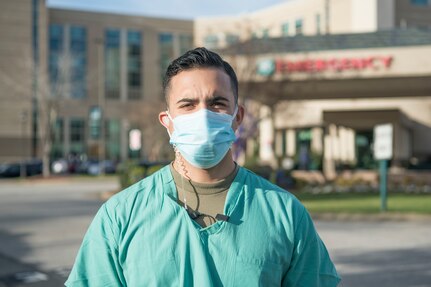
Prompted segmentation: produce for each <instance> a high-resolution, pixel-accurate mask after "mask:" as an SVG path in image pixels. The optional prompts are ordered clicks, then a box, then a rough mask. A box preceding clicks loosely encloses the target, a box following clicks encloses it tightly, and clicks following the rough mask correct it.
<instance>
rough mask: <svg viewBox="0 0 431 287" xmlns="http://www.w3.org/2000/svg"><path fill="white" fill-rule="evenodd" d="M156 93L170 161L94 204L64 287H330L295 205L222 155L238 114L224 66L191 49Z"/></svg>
mask: <svg viewBox="0 0 431 287" xmlns="http://www.w3.org/2000/svg"><path fill="white" fill-rule="evenodd" d="M163 87H164V92H165V96H166V101H167V105H168V110H167V111H164V112H161V113H160V114H159V120H160V123H161V124H162V125H163V126H164V127H165V128H166V129H167V132H168V133H169V135H170V143H171V144H172V145H173V147H174V150H175V155H176V156H175V160H174V162H173V163H172V164H171V165H169V166H166V167H164V168H163V169H161V170H160V171H158V172H156V173H155V174H153V175H151V176H149V177H147V178H145V179H143V180H141V181H140V182H138V183H136V184H135V185H132V186H131V187H129V188H128V189H126V190H124V191H122V192H120V193H119V194H117V195H116V196H114V197H113V198H111V199H110V200H109V201H108V202H106V203H105V204H104V205H103V206H102V207H101V209H100V210H99V212H98V214H97V215H96V217H95V218H94V220H93V222H92V224H91V226H90V228H89V230H88V231H87V234H86V236H85V238H84V241H83V243H82V246H81V249H80V251H79V254H78V256H77V259H76V262H75V265H74V268H73V270H72V272H71V275H70V277H69V279H68V281H67V282H66V285H67V286H199V287H205V286H247V287H249V286H295V287H298V286H305V287H313V286H328V287H329V286H336V285H337V284H338V282H339V278H338V275H337V273H336V271H335V268H334V265H333V264H332V262H331V260H330V258H329V255H328V253H327V251H326V248H325V246H324V245H323V243H322V241H321V240H320V238H319V236H318V235H317V233H316V231H315V229H314V226H313V223H312V221H311V219H310V216H309V215H308V213H307V211H306V210H305V208H304V207H303V206H302V205H301V204H300V203H299V202H298V200H297V199H296V198H295V197H294V196H293V195H291V194H290V193H288V192H287V191H284V190H282V189H281V188H279V187H277V186H275V185H273V184H271V183H270V182H268V181H266V180H264V179H263V178H261V177H259V176H257V175H255V174H253V173H252V172H250V171H248V170H246V169H245V168H242V167H239V166H237V165H236V163H235V162H234V161H233V159H232V155H231V151H230V146H231V144H232V142H233V141H234V140H235V135H234V130H236V129H237V127H238V126H239V125H240V124H241V121H242V119H243V116H244V108H243V107H242V106H240V105H238V81H237V78H236V75H235V72H234V71H233V69H232V67H231V66H230V65H229V64H228V63H227V62H225V61H223V60H222V59H221V58H220V56H219V55H217V54H216V53H213V52H210V51H208V50H206V49H205V48H196V49H194V50H191V51H189V52H187V53H186V54H184V55H183V56H181V57H180V58H178V59H176V60H175V61H173V62H172V63H171V64H170V66H169V67H168V70H167V72H166V75H165V79H164V85H163Z"/></svg>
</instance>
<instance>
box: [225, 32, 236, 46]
mask: <svg viewBox="0 0 431 287" xmlns="http://www.w3.org/2000/svg"><path fill="white" fill-rule="evenodd" d="M225 39H226V44H227V45H233V44H236V43H238V42H239V36H238V35H235V34H226V37H225Z"/></svg>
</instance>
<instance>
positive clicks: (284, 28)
mask: <svg viewBox="0 0 431 287" xmlns="http://www.w3.org/2000/svg"><path fill="white" fill-rule="evenodd" d="M281 35H282V36H284V37H286V36H289V23H283V24H282V25H281Z"/></svg>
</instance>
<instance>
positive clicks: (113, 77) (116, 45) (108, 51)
mask: <svg viewBox="0 0 431 287" xmlns="http://www.w3.org/2000/svg"><path fill="white" fill-rule="evenodd" d="M105 94H106V98H108V99H119V98H120V30H118V29H108V30H106V31H105Z"/></svg>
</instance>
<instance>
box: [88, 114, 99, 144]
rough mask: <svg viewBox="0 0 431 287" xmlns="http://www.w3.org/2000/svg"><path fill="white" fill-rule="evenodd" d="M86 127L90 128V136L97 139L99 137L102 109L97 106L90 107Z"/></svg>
mask: <svg viewBox="0 0 431 287" xmlns="http://www.w3.org/2000/svg"><path fill="white" fill-rule="evenodd" d="M88 118H89V121H88V127H89V129H90V138H91V139H94V140H97V139H100V135H101V133H102V131H101V125H102V109H101V108H100V107H99V106H94V107H91V108H90V114H89V117H88Z"/></svg>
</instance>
